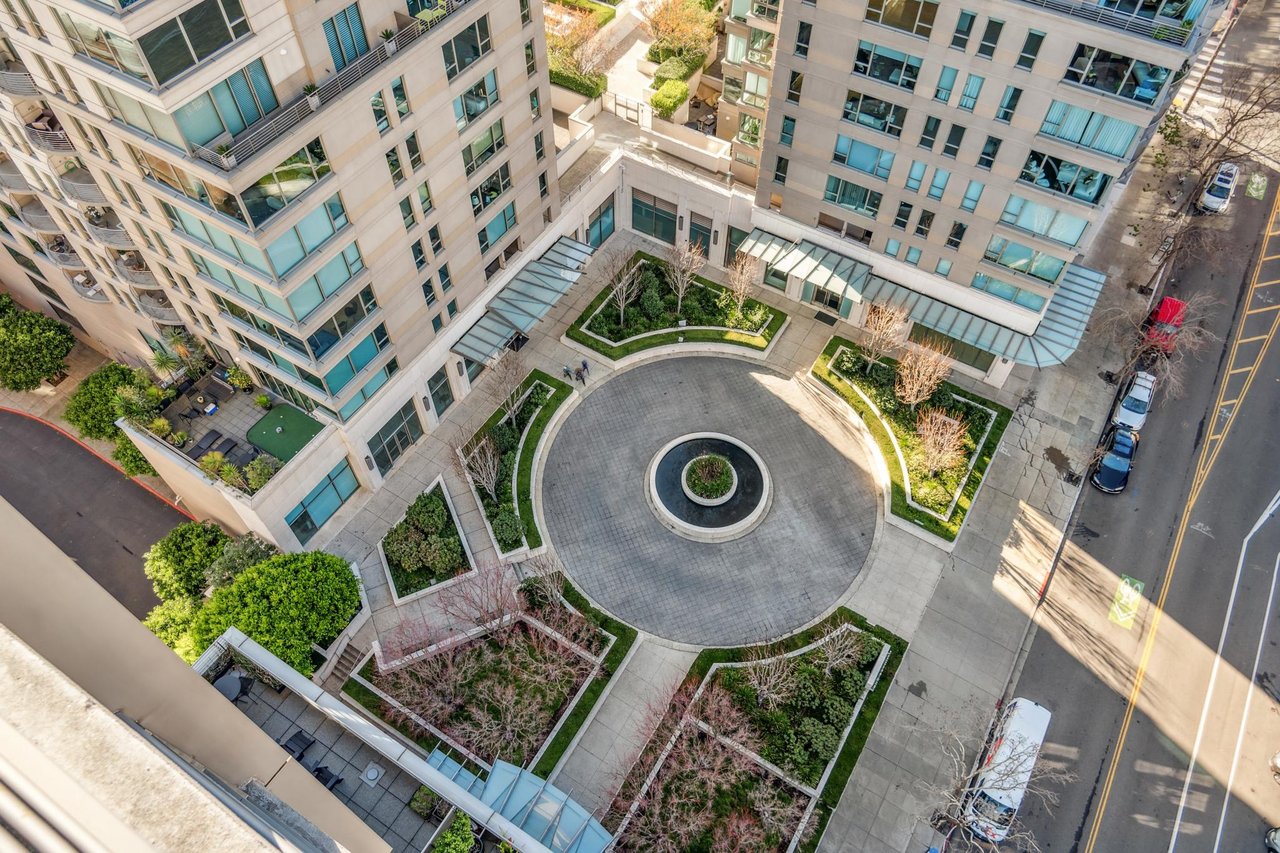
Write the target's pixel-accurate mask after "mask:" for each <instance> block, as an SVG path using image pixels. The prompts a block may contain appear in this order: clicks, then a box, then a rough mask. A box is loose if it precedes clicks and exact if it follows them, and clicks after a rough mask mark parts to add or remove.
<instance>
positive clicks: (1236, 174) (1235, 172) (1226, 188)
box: [1196, 163, 1240, 213]
mask: <svg viewBox="0 0 1280 853" xmlns="http://www.w3.org/2000/svg"><path fill="white" fill-rule="evenodd" d="M1239 180H1240V167H1239V166H1237V165H1236V164H1235V163H1223V164H1222V165H1221V166H1219V167H1218V171H1217V172H1216V173H1215V174H1214V176H1213V177H1212V178H1210V179H1209V183H1207V184H1205V187H1204V192H1202V193H1200V199H1199V201H1197V202H1196V207H1198V208H1200V209H1201V210H1203V211H1204V212H1205V213H1222V212H1224V211H1225V210H1226V209H1227V205H1229V204H1231V196H1232V195H1233V194H1234V193H1235V191H1236V183H1237V182H1238V181H1239Z"/></svg>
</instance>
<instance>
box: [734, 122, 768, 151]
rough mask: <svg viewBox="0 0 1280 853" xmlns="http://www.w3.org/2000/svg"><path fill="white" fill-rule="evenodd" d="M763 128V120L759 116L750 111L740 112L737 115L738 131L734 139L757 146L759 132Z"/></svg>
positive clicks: (753, 146) (758, 144)
mask: <svg viewBox="0 0 1280 853" xmlns="http://www.w3.org/2000/svg"><path fill="white" fill-rule="evenodd" d="M763 129H764V122H763V121H762V120H761V119H760V118H759V117H757V116H753V115H751V114H750V113H742V114H740V115H739V116H738V133H737V135H736V136H735V139H737V141H738V142H741V143H742V144H743V145H750V146H751V147H752V148H759V147H760V132H761V130H763Z"/></svg>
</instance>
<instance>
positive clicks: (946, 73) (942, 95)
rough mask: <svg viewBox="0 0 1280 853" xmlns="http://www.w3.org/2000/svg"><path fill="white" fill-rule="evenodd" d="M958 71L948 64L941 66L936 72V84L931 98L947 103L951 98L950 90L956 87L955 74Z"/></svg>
mask: <svg viewBox="0 0 1280 853" xmlns="http://www.w3.org/2000/svg"><path fill="white" fill-rule="evenodd" d="M959 73H960V72H959V71H958V70H956V69H955V68H952V67H951V66H949V65H944V66H942V71H941V72H940V73H939V74H938V86H937V88H935V89H934V90H933V99H934V100H935V101H942V103H944V104H945V103H947V102H948V101H950V100H951V92H952V91H953V90H954V89H955V87H956V75H958V74H959Z"/></svg>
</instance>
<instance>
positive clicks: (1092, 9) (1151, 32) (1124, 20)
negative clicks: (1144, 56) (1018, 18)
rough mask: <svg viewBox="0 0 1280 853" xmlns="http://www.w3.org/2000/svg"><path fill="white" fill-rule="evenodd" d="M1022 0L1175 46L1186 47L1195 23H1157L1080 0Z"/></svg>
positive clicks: (1032, 4) (1022, 0)
mask: <svg viewBox="0 0 1280 853" xmlns="http://www.w3.org/2000/svg"><path fill="white" fill-rule="evenodd" d="M1021 2H1023V3H1027V4H1028V5H1031V6H1040V7H1041V8H1044V9H1052V10H1053V11H1055V12H1062V13H1063V14H1066V15H1070V16H1071V17H1073V18H1080V19H1082V20H1086V21H1092V22H1094V23H1095V24H1102V25H1103V26H1105V27H1112V28H1114V29H1118V30H1124V31H1125V32H1129V33H1135V34H1137V35H1140V36H1146V37H1147V38H1150V39H1154V40H1155V41H1159V42H1165V43H1166V44H1172V45H1176V46H1178V47H1185V46H1186V44H1187V42H1188V41H1190V39H1191V34H1192V33H1193V32H1194V31H1195V26H1194V25H1192V26H1186V25H1185V24H1184V23H1182V22H1178V23H1172V22H1171V23H1169V24H1157V23H1155V22H1154V21H1149V20H1147V19H1146V18H1139V17H1138V16H1136V15H1125V14H1122V13H1120V12H1113V11H1112V10H1110V9H1107V8H1105V7H1103V6H1098V5H1095V4H1093V3H1079V2H1073V0H1021Z"/></svg>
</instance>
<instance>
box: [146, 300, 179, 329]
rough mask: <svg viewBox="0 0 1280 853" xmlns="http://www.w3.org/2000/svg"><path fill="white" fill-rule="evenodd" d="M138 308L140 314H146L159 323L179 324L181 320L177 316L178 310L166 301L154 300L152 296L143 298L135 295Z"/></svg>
mask: <svg viewBox="0 0 1280 853" xmlns="http://www.w3.org/2000/svg"><path fill="white" fill-rule="evenodd" d="M137 299H138V307H139V308H141V309H142V313H143V314H146V315H147V316H148V317H150V318H151V319H153V320H159V321H160V322H161V323H169V324H173V325H176V324H180V323H181V322H182V318H181V317H179V316H178V310H177V309H176V308H174V307H173V305H172V304H171V303H170V302H169V300H167V299H156V298H155V297H153V296H144V295H143V294H141V293H139V294H138V295H137Z"/></svg>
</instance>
